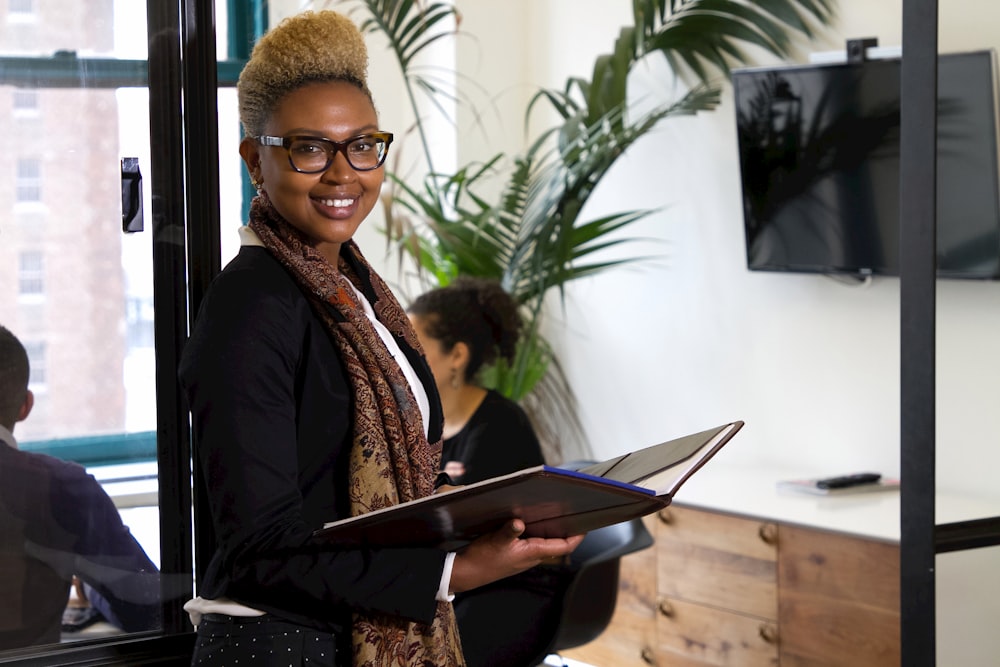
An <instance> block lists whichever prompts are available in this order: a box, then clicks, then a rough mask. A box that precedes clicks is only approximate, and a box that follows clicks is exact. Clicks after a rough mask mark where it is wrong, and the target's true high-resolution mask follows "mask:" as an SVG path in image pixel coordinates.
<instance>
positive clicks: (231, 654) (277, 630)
mask: <svg viewBox="0 0 1000 667" xmlns="http://www.w3.org/2000/svg"><path fill="white" fill-rule="evenodd" d="M337 641H338V638H337V636H336V635H333V634H331V633H329V632H322V631H320V630H315V629H313V628H307V627H305V626H302V625H297V624H295V623H289V622H288V621H284V620H281V619H280V618H278V617H276V616H272V615H270V614H265V615H263V616H249V617H241V616H227V615H225V614H205V615H204V616H202V618H201V622H200V623H199V624H198V638H197V640H196V641H195V645H194V655H193V656H192V658H191V667H237V666H240V665H246V666H248V667H249V666H253V667H258V666H259V667H307V666H308V667H350V664H351V660H350V655H347V654H344V653H343V652H342V653H341V654H340V657H341V661H338V660H337V657H338V652H337Z"/></svg>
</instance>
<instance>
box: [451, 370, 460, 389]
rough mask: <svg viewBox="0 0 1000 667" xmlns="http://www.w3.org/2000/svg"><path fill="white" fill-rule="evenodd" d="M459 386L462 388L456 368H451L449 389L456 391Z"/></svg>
mask: <svg viewBox="0 0 1000 667" xmlns="http://www.w3.org/2000/svg"><path fill="white" fill-rule="evenodd" d="M461 386H462V383H461V382H460V381H459V379H458V369H457V368H452V369H451V388H452V389H458V388H459V387H461Z"/></svg>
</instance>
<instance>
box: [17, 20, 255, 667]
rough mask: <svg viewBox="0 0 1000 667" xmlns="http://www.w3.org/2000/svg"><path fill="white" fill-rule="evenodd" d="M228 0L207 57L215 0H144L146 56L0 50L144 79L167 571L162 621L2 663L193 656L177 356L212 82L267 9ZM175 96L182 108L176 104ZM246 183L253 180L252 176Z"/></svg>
mask: <svg viewBox="0 0 1000 667" xmlns="http://www.w3.org/2000/svg"><path fill="white" fill-rule="evenodd" d="M226 7H227V16H228V22H227V25H226V26H225V28H226V29H227V30H228V33H229V35H228V37H229V39H228V43H229V44H230V53H229V56H230V57H229V58H227V59H226V60H218V59H217V58H216V48H215V47H216V44H215V30H216V24H215V7H214V1H213V0H181V2H179V3H161V2H155V1H153V0H148V2H147V26H146V29H147V31H148V34H149V35H155V36H156V37H155V38H152V39H150V41H149V53H148V60H124V59H102V58H85V57H83V58H81V57H78V56H77V55H76V54H75V53H66V52H62V53H56V54H54V55H53V56H51V57H28V58H24V57H0V82H2V83H5V84H13V85H15V86H24V87H27V88H33V87H39V88H41V87H46V88H55V87H62V88H88V87H100V88H118V87H148V90H149V107H150V143H151V144H152V145H155V146H158V147H161V148H162V150H157V151H153V154H152V165H151V172H152V174H151V178H149V179H148V181H149V182H150V187H151V188H152V191H153V193H154V196H153V202H154V211H153V218H154V219H156V220H158V221H161V223H160V224H158V225H155V226H154V227H153V229H152V231H151V232H146V233H152V234H153V293H154V310H155V313H156V316H155V318H154V322H153V339H154V346H155V348H156V354H157V371H156V378H155V385H156V396H157V399H156V402H157V406H156V413H157V430H156V433H155V451H156V461H157V475H158V478H159V488H160V497H159V503H160V504H159V516H160V538H161V539H160V545H161V554H160V561H161V571H162V572H163V573H166V574H169V575H173V576H169V577H163V583H162V586H163V598H164V605H163V627H162V629H161V630H159V631H155V632H147V633H129V634H126V635H122V636H121V637H114V638H102V639H92V640H80V641H77V642H73V643H70V644H60V645H58V646H44V647H26V648H24V649H16V650H11V651H5V652H3V653H0V664H5V665H6V664H12V665H32V666H39V667H45V666H47V665H67V664H102V665H123V666H124V665H129V666H135V665H146V664H156V665H165V664H177V665H188V664H189V663H190V656H191V650H192V647H193V643H194V632H193V631H192V629H191V626H190V623H189V621H188V618H187V613H186V612H185V611H184V610H183V604H184V602H186V601H187V600H188V599H190V597H191V596H192V595H193V591H194V582H195V580H196V577H197V578H200V575H201V572H202V571H203V569H204V567H205V565H207V560H208V558H207V556H208V555H209V554H210V553H211V552H212V551H213V550H214V538H213V535H212V534H211V520H210V517H209V515H208V510H207V504H206V502H205V501H204V499H203V498H202V494H201V493H200V491H199V489H200V487H201V486H202V485H203V484H204V482H203V481H201V480H200V479H199V477H200V475H199V472H198V471H197V469H194V470H193V469H192V464H191V449H192V442H191V432H190V428H189V418H188V412H187V406H186V405H185V404H184V402H183V399H182V396H181V393H180V390H179V385H178V382H177V375H176V367H177V362H178V361H179V357H180V352H181V350H182V348H183V344H184V341H185V340H186V338H187V332H188V330H189V326H190V323H191V319H192V318H193V314H194V313H196V312H197V306H198V304H200V302H201V299H202V297H203V296H204V293H205V291H206V290H207V287H208V284H209V282H210V281H211V279H212V278H213V277H214V276H215V275H216V274H217V273H218V272H219V270H220V268H221V267H220V246H221V241H220V238H219V206H218V192H219V173H218V145H219V144H218V118H217V117H216V115H215V114H214V109H215V108H216V106H217V90H218V87H220V86H222V87H234V86H235V85H236V80H237V78H238V75H239V72H240V70H241V69H242V67H243V65H244V64H245V62H246V59H247V58H248V57H249V50H250V45H252V44H253V43H254V42H255V41H256V39H257V37H259V35H261V34H262V33H263V32H264V30H266V16H267V3H266V0H250V2H244V1H241V0H226ZM18 20H21V19H20V18H19V19H18ZM234 45H242V46H234ZM182 99H184V100H185V101H186V103H185V104H184V105H183V106H182V104H181V100H182ZM182 108H183V109H185V110H186V111H185V114H184V116H183V117H181V116H180V115H179V114H178V113H177V112H176V110H177V109H182ZM42 167H44V165H42ZM245 189H246V191H247V192H250V184H249V181H247V182H246V183H245ZM178 234H179V235H180V236H179V237H180V238H185V239H186V244H185V245H180V244H177V243H176V240H177V238H179V237H178ZM144 435H148V434H144ZM53 444H54V445H55V446H59V445H62V444H64V443H62V442H56V443H53ZM147 449H148V448H147ZM109 456H113V454H110V455H109ZM192 478H193V479H194V484H193V485H192ZM192 518H193V521H192ZM196 565H197V567H198V570H199V571H198V572H196V571H195V568H196Z"/></svg>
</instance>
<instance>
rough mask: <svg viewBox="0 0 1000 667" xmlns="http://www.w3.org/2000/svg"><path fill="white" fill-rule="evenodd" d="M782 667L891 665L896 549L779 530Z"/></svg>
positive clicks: (895, 662)
mask: <svg viewBox="0 0 1000 667" xmlns="http://www.w3.org/2000/svg"><path fill="white" fill-rule="evenodd" d="M780 551H781V555H780V561H779V564H778V571H779V580H780V590H781V595H780V611H779V620H780V623H781V665H782V667H786V666H787V667H806V666H814V665H822V666H823V667H854V666H855V665H871V666H872V667H898V666H899V664H900V649H899V647H900V634H899V547H898V545H895V544H888V543H884V542H875V541H872V540H866V539H862V538H856V537H849V536H845V535H836V534H832V533H826V532H823V531H817V530H811V529H806V528H799V527H795V526H782V527H781V550H780Z"/></svg>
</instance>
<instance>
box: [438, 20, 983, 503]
mask: <svg viewBox="0 0 1000 667" xmlns="http://www.w3.org/2000/svg"><path fill="white" fill-rule="evenodd" d="M458 5H459V7H460V8H461V9H462V11H463V13H464V14H465V20H464V22H463V28H464V29H466V30H467V31H468V32H470V33H471V34H474V35H476V37H477V44H476V48H477V49H478V50H480V51H482V52H485V53H487V54H496V55H489V56H488V57H486V58H480V59H479V60H478V61H476V62H475V67H476V68H477V69H476V70H475V71H473V72H472V75H473V76H474V77H475V78H476V80H477V81H478V82H479V83H480V84H482V85H483V86H487V87H491V86H492V84H493V83H497V84H499V85H498V87H497V88H495V90H498V91H500V92H502V93H503V95H501V97H503V98H504V99H505V100H506V101H507V104H508V107H507V108H508V109H510V110H511V111H510V112H509V113H508V114H507V117H506V123H507V126H506V128H505V130H504V131H509V130H511V126H513V129H514V130H516V131H519V130H520V122H521V115H522V111H521V110H523V108H524V106H523V105H522V106H517V103H516V102H512V101H511V100H510V99H509V98H515V97H516V95H517V94H530V92H531V91H533V90H534V86H537V85H545V86H561V85H562V84H563V82H564V81H565V79H566V77H567V76H570V75H584V76H587V77H589V76H590V68H591V66H592V63H593V60H594V57H595V56H596V55H598V54H599V53H606V52H608V51H610V49H611V47H612V44H613V40H614V39H615V37H616V36H617V34H618V30H619V29H620V27H621V26H622V25H624V24H626V23H628V22H630V20H631V13H630V3H629V2H628V0H590V1H581V0H547V1H546V2H532V3H528V4H525V3H523V2H522V3H520V4H519V5H518V4H517V3H515V6H516V9H517V11H509V10H510V9H511V6H510V3H492V2H486V1H484V0H467V1H466V2H462V1H461V0H460V1H459V2H458ZM499 5H503V8H501V7H499ZM502 9H503V10H504V11H501V10H502ZM574 16H577V17H580V18H581V20H579V21H577V20H569V18H571V17H574ZM839 16H840V18H839V21H838V25H837V26H836V28H835V29H834V30H833V31H831V32H829V33H827V34H825V35H824V36H823V37H822V38H821V39H820V40H819V41H817V42H815V43H813V44H812V45H810V48H812V49H814V50H817V51H828V50H834V49H838V48H842V45H843V41H844V40H845V39H846V38H848V37H867V36H876V37H878V38H879V41H880V44H881V45H883V46H891V45H898V44H899V43H900V35H901V20H902V19H901V17H902V9H901V3H900V2H898V1H896V2H879V3H870V2H865V1H864V0H841V2H840V12H839ZM584 18H585V20H583V19H584ZM998 19H1000V9H996V8H995V7H994V6H993V5H991V4H988V3H982V2H978V1H976V0H962V1H957V0H956V1H953V2H950V3H942V11H941V29H940V33H941V36H940V48H941V50H942V51H949V50H964V49H971V48H981V47H998V46H1000V33H998V32H997V31H996V29H995V28H996V26H997V25H998V24H1000V20H998ZM802 57H803V58H804V57H805V54H804V53H803V55H802ZM459 62H460V67H461V66H462V64H464V63H472V62H473V59H472V58H460V59H459ZM767 62H774V60H773V59H772V60H765V59H762V60H761V64H765V63H767ZM518 77H524V79H525V80H526V81H527V80H528V79H530V84H532V85H529V86H523V85H521V82H519V80H518ZM664 78H665V74H664V73H663V72H659V71H657V70H656V69H655V68H653V69H652V70H649V69H646V70H644V71H642V72H640V73H638V74H637V75H636V76H635V77H634V80H633V82H632V86H633V88H635V89H636V90H635V91H634V93H633V94H634V95H635V96H636V97H639V96H642V95H645V94H653V92H652V91H653V89H654V88H655V87H656V86H657V85H659V82H660V81H662V80H663V79H664ZM524 91H527V93H524ZM493 131H494V135H493V136H491V143H490V147H491V151H492V150H500V149H508V150H512V149H514V148H516V143H517V141H518V139H519V135H517V134H515V135H513V136H510V135H504V134H503V131H501V130H496V129H494V130H493ZM497 132H499V133H500V134H499V135H497V134H496V133H497ZM497 136H504V137H508V136H509V139H505V140H507V141H508V142H509V143H508V144H507V145H500V148H497V144H496V143H495V141H496V139H497ZM471 145H472V142H471V141H468V142H467V143H466V144H465V146H466V149H467V150H471V148H470V146H471ZM463 159H468V157H467V156H464V157H463ZM639 207H650V208H662V209H663V210H662V212H659V213H657V214H655V215H653V216H651V217H650V218H648V219H647V220H645V221H644V222H642V223H641V224H640V226H639V227H637V228H636V229H634V230H633V231H632V232H631V233H630V234H629V235H630V236H641V237H646V238H649V239H651V240H650V241H648V242H643V243H641V244H640V245H633V246H631V249H632V252H634V253H636V254H641V255H649V256H651V257H652V258H653V259H652V260H651V261H649V262H647V263H644V264H642V265H638V266H635V267H633V268H631V269H628V270H622V271H616V272H612V273H606V274H604V275H601V276H599V277H597V278H594V279H591V280H587V281H584V282H581V283H579V284H577V285H575V286H573V287H572V289H571V290H570V298H569V303H568V305H567V310H566V312H565V315H563V314H562V313H560V312H559V310H558V308H556V309H554V314H553V317H552V318H551V319H550V321H549V332H548V333H549V336H550V337H551V339H552V340H554V341H556V342H557V344H558V346H559V354H560V358H561V360H562V362H563V364H564V365H565V367H566V368H567V370H568V373H569V376H570V378H571V380H572V383H573V386H574V387H575V389H576V391H577V394H578V398H579V401H580V406H581V412H582V415H583V419H584V423H585V426H586V430H587V433H588V436H589V438H590V441H591V442H590V444H591V446H592V449H593V452H594V454H595V455H597V456H598V457H604V456H611V455H614V454H617V453H620V452H622V451H625V450H628V449H630V448H633V447H635V446H638V445H642V444H648V443H652V442H656V441H659V440H662V439H664V438H666V437H668V436H672V435H680V434H683V433H686V432H688V431H692V430H697V429H701V428H707V427H710V426H714V425H716V424H718V423H721V422H724V421H728V420H731V419H744V420H745V421H746V422H747V426H746V428H745V429H744V431H743V432H742V433H741V434H740V435H739V436H738V437H737V439H736V440H734V441H733V443H732V444H731V445H730V446H729V448H728V451H725V452H723V456H725V457H727V459H728V460H730V461H736V462H739V461H755V462H756V461H765V462H767V461H774V462H775V463H780V464H782V465H784V466H786V467H791V468H795V469H799V470H801V471H802V472H803V474H805V473H816V474H826V473H839V472H846V471H852V470H860V469H873V470H878V471H881V472H883V473H884V474H887V475H896V474H898V472H899V455H898V451H899V418H900V417H899V280H898V279H895V278H881V279H875V280H874V281H873V282H872V283H871V285H869V286H868V287H858V286H852V285H848V284H844V283H840V282H836V281H834V280H832V279H830V278H825V277H820V276H810V275H792V274H782V275H776V274H764V273H751V272H749V271H748V270H747V269H746V263H745V257H744V241H743V236H742V234H743V228H742V218H741V215H742V213H741V203H740V189H739V167H738V164H737V153H736V134H735V120H734V115H733V106H732V100H731V96H730V91H729V90H728V89H727V90H726V93H725V94H724V99H723V103H722V106H721V107H720V108H719V109H717V110H716V111H714V112H711V113H706V114H702V115H701V116H699V117H695V118H675V119H668V120H667V121H665V122H664V123H663V124H662V125H661V127H660V128H658V129H657V130H656V131H655V132H654V133H653V134H652V135H651V136H647V137H646V138H644V139H643V140H642V141H640V142H639V143H638V144H637V145H636V146H634V149H633V150H632V151H630V153H629V154H628V155H626V156H625V157H624V158H623V159H622V161H621V163H620V164H619V165H617V166H616V168H615V169H614V170H613V171H612V172H611V173H610V174H609V175H608V176H607V178H606V179H605V181H604V182H603V183H602V184H601V186H600V188H599V189H598V191H597V192H596V193H595V195H594V197H593V198H592V201H591V203H590V204H589V205H588V208H587V210H586V211H585V214H584V217H587V218H589V217H596V216H598V215H601V214H605V213H611V212H616V211H621V210H625V209H631V208H639ZM937 336H938V352H937V367H936V368H937V387H938V409H937V422H938V433H937V446H938V486H939V488H941V489H943V490H961V491H964V492H971V493H975V494H983V495H991V496H995V495H996V493H997V491H996V487H997V485H996V484H995V481H994V478H995V474H994V470H996V469H998V468H1000V436H997V434H996V432H995V430H994V429H993V428H992V420H991V419H990V417H991V416H992V414H993V413H994V412H995V407H994V406H996V405H997V404H998V402H1000V382H997V381H996V378H998V377H1000V343H998V341H1000V283H972V282H964V281H939V288H938V328H937ZM969 462H972V465H969Z"/></svg>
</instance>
